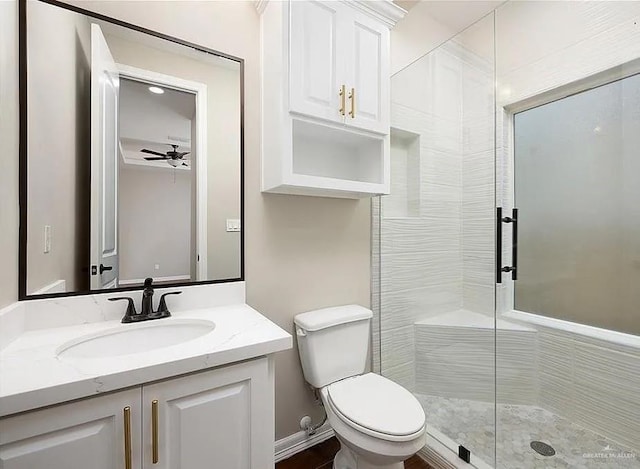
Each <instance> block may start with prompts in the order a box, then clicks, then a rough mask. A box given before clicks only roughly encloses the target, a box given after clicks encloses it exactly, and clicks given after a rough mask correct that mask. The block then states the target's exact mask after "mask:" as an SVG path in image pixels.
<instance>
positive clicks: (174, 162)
mask: <svg viewBox="0 0 640 469" xmlns="http://www.w3.org/2000/svg"><path fill="white" fill-rule="evenodd" d="M167 145H171V147H173V150H169V151H168V152H166V153H160V152H159V151H153V150H149V149H148V148H143V149H142V150H140V151H141V152H142V153H149V154H151V155H158V156H145V157H144V159H145V160H147V161H156V160H164V161H166V162H167V163H169V164H170V165H171V166H173V167H174V168H175V167H176V166H180V165H181V164H182V166H187V167H188V166H189V165H188V164H187V163H185V162H184V161H183V158H184V157H185V155H188V154H189V153H191V152H189V151H178V146H179V145H174V144H173V143H168V144H167Z"/></svg>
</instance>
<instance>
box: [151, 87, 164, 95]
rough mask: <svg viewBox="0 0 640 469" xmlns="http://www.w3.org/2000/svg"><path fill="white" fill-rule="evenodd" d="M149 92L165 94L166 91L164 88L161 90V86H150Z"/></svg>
mask: <svg viewBox="0 0 640 469" xmlns="http://www.w3.org/2000/svg"><path fill="white" fill-rule="evenodd" d="M149 91H151V92H152V93H154V94H163V93H164V90H163V89H162V88H160V87H159V86H150V87H149Z"/></svg>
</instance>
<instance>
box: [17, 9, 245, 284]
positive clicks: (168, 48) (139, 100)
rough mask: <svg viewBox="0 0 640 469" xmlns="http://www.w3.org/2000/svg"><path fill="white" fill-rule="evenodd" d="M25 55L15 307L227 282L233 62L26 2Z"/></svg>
mask: <svg viewBox="0 0 640 469" xmlns="http://www.w3.org/2000/svg"><path fill="white" fill-rule="evenodd" d="M26 54H27V107H26V112H27V146H26V150H27V151H26V170H27V213H26V228H27V230H26V254H27V262H26V272H23V275H25V276H26V294H27V295H32V294H47V293H66V292H79V291H88V290H101V289H110V288H118V287H132V286H139V285H142V283H143V281H144V279H145V278H146V277H153V278H154V281H155V282H156V283H168V284H169V283H177V282H181V283H183V282H191V281H209V280H227V279H238V278H240V276H241V270H242V269H241V262H242V259H241V229H242V227H241V220H242V214H241V191H240V188H241V159H242V156H241V108H242V104H241V101H242V99H241V62H240V61H239V60H232V59H230V58H225V57H221V56H219V55H216V54H213V53H208V52H205V51H203V50H198V49H195V48H193V47H188V46H186V45H183V44H179V43H176V42H173V41H171V40H168V39H161V38H158V37H155V36H152V35H149V34H146V33H143V32H141V31H137V30H133V29H128V28H125V27H123V26H119V25H115V24H112V23H108V22H105V21H101V20H97V19H95V18H93V17H90V16H86V15H83V14H80V13H76V12H74V11H70V10H67V9H64V8H61V7H59V6H55V5H50V4H47V3H44V2H40V1H35V0H32V1H29V2H27V42H26ZM23 157H24V155H23ZM23 242H24V241H23ZM22 268H23V269H24V266H23V267H22Z"/></svg>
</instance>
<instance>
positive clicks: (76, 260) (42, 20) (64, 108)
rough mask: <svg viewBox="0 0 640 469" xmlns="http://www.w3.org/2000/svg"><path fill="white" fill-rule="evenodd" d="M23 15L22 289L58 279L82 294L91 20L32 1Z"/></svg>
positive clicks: (85, 277)
mask: <svg viewBox="0 0 640 469" xmlns="http://www.w3.org/2000/svg"><path fill="white" fill-rule="evenodd" d="M27 15H28V16H27V21H28V27H29V33H28V40H29V49H28V50H29V61H28V75H27V77H28V93H29V98H30V99H29V100H28V113H27V116H28V120H29V122H28V126H29V127H28V128H29V132H28V145H27V146H28V151H29V160H28V170H27V171H28V175H27V176H28V193H27V196H28V200H29V206H28V217H27V246H28V252H27V272H28V273H29V277H28V279H27V291H28V292H32V293H33V292H35V291H36V290H39V289H40V288H42V287H44V286H45V285H48V284H50V283H52V282H55V281H57V280H65V281H66V288H67V289H68V291H75V290H81V289H86V288H87V287H88V271H87V272H85V273H84V274H83V273H82V268H87V267H88V256H87V255H85V254H84V253H88V249H87V250H85V249H83V248H86V243H84V242H83V240H86V239H87V238H88V236H87V234H88V232H87V230H88V227H89V222H88V213H89V212H88V205H87V198H86V197H84V195H83V191H85V190H87V188H88V185H87V183H88V177H89V173H88V170H89V167H88V164H83V163H88V160H87V159H86V158H84V157H85V156H86V155H87V152H88V151H89V143H90V141H89V111H90V102H89V90H90V47H91V46H90V37H91V36H90V29H89V22H88V21H87V19H86V18H84V17H82V16H79V15H76V14H74V13H71V12H68V11H64V10H61V9H60V8H56V7H54V6H51V5H47V4H45V3H41V2H29V3H28V7H27ZM54 54H55V60H52V56H53V55H54ZM52 116H55V118H54V119H52V118H51V117H52ZM45 225H49V226H51V230H52V242H51V251H50V252H49V253H45V252H44V227H45Z"/></svg>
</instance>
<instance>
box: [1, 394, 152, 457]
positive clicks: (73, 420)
mask: <svg viewBox="0 0 640 469" xmlns="http://www.w3.org/2000/svg"><path fill="white" fill-rule="evenodd" d="M125 422H127V423H128V424H130V427H129V430H130V433H129V434H130V436H131V438H130V440H128V441H129V442H130V443H129V444H130V445H131V454H132V459H131V469H139V468H140V456H139V455H140V436H141V425H142V417H141V412H140V389H139V388H138V389H133V390H128V391H123V392H118V393H114V394H108V395H105V396H100V397H94V398H91V399H86V400H82V401H78V402H74V403H71V404H64V405H60V406H56V407H51V408H48V409H44V410H37V411H33V412H28V413H25V414H20V415H17V416H15V417H8V418H5V419H3V420H0V467H2V469H84V468H92V469H129V468H127V467H126V466H125V441H127V438H126V437H125V436H126V435H125ZM127 449H129V448H127ZM134 455H136V456H134Z"/></svg>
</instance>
